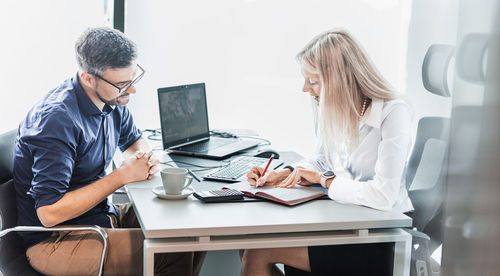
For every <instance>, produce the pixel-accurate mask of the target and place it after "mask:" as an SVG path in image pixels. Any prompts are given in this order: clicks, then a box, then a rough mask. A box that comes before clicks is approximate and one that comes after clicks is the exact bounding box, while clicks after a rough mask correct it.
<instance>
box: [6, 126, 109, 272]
mask: <svg viewBox="0 0 500 276" xmlns="http://www.w3.org/2000/svg"><path fill="white" fill-rule="evenodd" d="M15 139H16V131H15V130H12V131H9V132H7V133H4V134H1V135H0V154H1V155H0V230H1V231H0V276H17V275H23V276H38V275H41V274H39V273H38V272H36V271H35V270H33V268H31V266H30V265H29V262H28V260H27V258H26V252H25V249H24V247H23V245H22V241H21V239H20V238H19V236H18V235H17V233H15V232H21V231H45V232H54V231H76V230H91V231H95V232H97V233H98V234H99V235H101V237H102V238H103V241H104V246H103V251H102V257H101V264H100V272H99V275H102V271H103V266H104V258H105V255H106V249H107V234H106V232H105V231H104V230H103V229H102V228H101V227H99V226H82V227H58V228H46V227H39V226H16V225H17V207H16V194H15V190H14V183H13V180H12V167H13V163H14V162H13V161H14V145H15ZM11 232H13V233H11ZM9 233H10V234H9Z"/></svg>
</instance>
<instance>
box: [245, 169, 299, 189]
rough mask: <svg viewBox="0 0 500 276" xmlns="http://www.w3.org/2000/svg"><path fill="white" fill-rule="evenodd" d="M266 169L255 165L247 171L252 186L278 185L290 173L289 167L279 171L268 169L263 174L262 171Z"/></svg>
mask: <svg viewBox="0 0 500 276" xmlns="http://www.w3.org/2000/svg"><path fill="white" fill-rule="evenodd" d="M263 171H264V169H263V168H261V167H253V168H252V169H251V170H250V171H249V172H248V173H247V179H248V183H250V185H251V186H255V185H256V184H257V186H269V185H277V184H279V183H280V182H281V181H282V180H283V179H285V178H286V177H287V176H288V175H289V174H290V170H289V169H284V170H279V171H267V172H266V175H264V176H263V177H261V176H262V172H263Z"/></svg>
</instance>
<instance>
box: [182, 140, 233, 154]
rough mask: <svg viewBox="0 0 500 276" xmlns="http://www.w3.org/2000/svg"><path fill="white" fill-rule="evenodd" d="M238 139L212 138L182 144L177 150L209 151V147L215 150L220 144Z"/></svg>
mask: <svg viewBox="0 0 500 276" xmlns="http://www.w3.org/2000/svg"><path fill="white" fill-rule="evenodd" d="M236 141H237V139H232V140H229V139H224V140H221V139H210V140H207V141H203V142H199V143H195V144H191V145H186V146H182V147H180V148H177V150H185V151H192V152H204V151H208V150H209V149H212V150H213V149H216V148H218V147H220V146H223V145H227V144H231V143H234V142H236Z"/></svg>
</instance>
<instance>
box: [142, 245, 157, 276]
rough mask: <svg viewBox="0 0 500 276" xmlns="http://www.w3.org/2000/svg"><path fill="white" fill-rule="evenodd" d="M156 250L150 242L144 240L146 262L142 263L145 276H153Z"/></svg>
mask: <svg viewBox="0 0 500 276" xmlns="http://www.w3.org/2000/svg"><path fill="white" fill-rule="evenodd" d="M154 257H155V250H154V248H153V247H152V246H150V242H149V240H147V239H144V260H143V263H142V266H143V274H144V276H153V275H154V269H155V258H154Z"/></svg>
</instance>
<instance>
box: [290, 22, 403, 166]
mask: <svg viewBox="0 0 500 276" xmlns="http://www.w3.org/2000/svg"><path fill="white" fill-rule="evenodd" d="M297 60H298V61H299V62H300V63H301V65H302V67H303V68H304V67H305V68H307V67H309V68H312V69H314V70H315V71H316V72H317V73H318V74H319V79H320V83H321V94H320V101H319V106H318V108H317V112H316V116H317V126H318V128H319V129H318V130H319V135H320V138H321V139H322V140H323V145H324V150H325V153H326V156H327V160H328V161H330V160H329V150H330V149H331V148H332V147H331V146H332V145H334V147H335V148H336V150H337V152H339V150H341V148H342V147H347V149H348V152H352V151H353V150H354V149H355V148H357V146H358V140H359V119H360V116H361V115H362V114H360V113H361V107H362V105H363V101H365V100H366V101H368V102H370V101H371V100H374V99H378V100H392V99H395V98H398V95H397V94H396V93H395V92H394V91H393V90H392V89H391V88H390V85H389V84H388V83H387V81H386V80H385V79H384V78H383V77H382V75H381V74H380V73H379V72H378V71H377V69H376V68H375V66H374V65H373V63H372V62H371V61H370V59H369V58H368V56H367V55H366V53H365V51H364V50H363V48H362V47H361V46H360V44H359V43H358V42H357V41H356V40H355V39H354V37H352V36H351V35H350V34H349V33H348V32H347V31H345V30H340V29H334V30H330V31H326V32H324V33H322V34H320V35H318V36H316V37H314V38H313V39H312V40H311V41H310V42H309V43H308V44H307V45H306V46H305V47H304V49H302V51H300V52H299V53H298V54H297ZM367 108H368V107H367ZM330 165H331V164H330Z"/></svg>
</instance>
